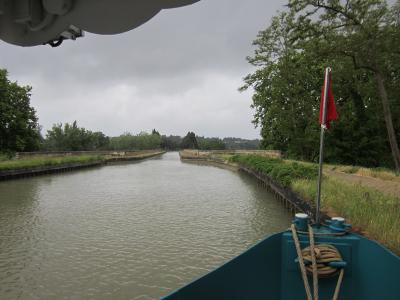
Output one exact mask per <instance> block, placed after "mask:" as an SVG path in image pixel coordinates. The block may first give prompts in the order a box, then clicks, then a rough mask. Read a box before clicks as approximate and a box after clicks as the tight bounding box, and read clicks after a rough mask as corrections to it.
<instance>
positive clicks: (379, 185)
mask: <svg viewBox="0 0 400 300" xmlns="http://www.w3.org/2000/svg"><path fill="white" fill-rule="evenodd" d="M324 172H325V173H326V174H327V175H328V176H333V177H336V178H339V179H342V180H344V181H347V182H352V183H359V184H361V185H363V186H367V187H371V188H374V189H376V190H378V191H381V192H383V193H385V194H387V195H391V196H395V197H397V198H400V183H399V182H396V181H391V180H383V179H379V178H374V177H368V176H360V175H356V174H348V173H343V172H338V171H332V170H326V171H324Z"/></svg>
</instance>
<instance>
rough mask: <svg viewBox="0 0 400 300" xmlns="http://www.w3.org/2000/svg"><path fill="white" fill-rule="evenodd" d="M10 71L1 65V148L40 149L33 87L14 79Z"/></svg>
mask: <svg viewBox="0 0 400 300" xmlns="http://www.w3.org/2000/svg"><path fill="white" fill-rule="evenodd" d="M7 75H8V74H7V71H6V70H3V69H0V152H3V153H12V152H15V151H34V150H37V149H38V148H39V143H40V138H39V137H40V129H39V124H38V119H37V117H36V112H35V110H34V108H33V107H31V106H30V97H31V90H32V88H31V87H29V86H20V85H18V83H17V82H11V81H10V80H9V79H8V77H7Z"/></svg>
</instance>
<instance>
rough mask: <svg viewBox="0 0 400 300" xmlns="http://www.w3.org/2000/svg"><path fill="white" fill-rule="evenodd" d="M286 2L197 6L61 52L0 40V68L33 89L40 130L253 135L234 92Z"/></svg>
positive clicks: (242, 98) (206, 0) (243, 98)
mask: <svg viewBox="0 0 400 300" xmlns="http://www.w3.org/2000/svg"><path fill="white" fill-rule="evenodd" d="M283 4H285V1H279V0H276V1H266V0H249V1H241V0H218V1H217V0H202V1H200V2H198V3H196V4H194V5H192V6H188V7H183V8H177V9H171V10H165V11H162V12H161V13H159V14H158V15H157V16H156V17H155V18H153V19H151V20H150V21H149V22H148V23H146V24H144V25H143V26H141V27H139V28H137V29H135V30H133V31H130V32H128V33H125V34H121V35H117V36H99V35H92V34H87V36H86V37H85V38H83V39H80V40H77V41H75V42H71V41H66V42H65V43H64V44H63V45H62V46H61V47H60V48H57V49H51V48H49V47H44V46H43V47H36V48H18V47H15V46H9V45H6V44H4V43H0V53H1V57H0V67H5V68H7V69H8V70H9V72H10V73H11V76H12V78H14V79H18V80H19V81H21V82H22V83H26V84H32V85H33V87H34V95H33V99H32V103H33V104H34V105H35V106H36V107H37V111H38V114H39V118H40V123H42V124H43V125H44V127H45V128H48V127H49V126H50V125H51V123H52V122H57V121H58V120H59V121H64V122H65V121H69V122H70V121H72V120H74V119H77V120H78V123H80V124H82V125H87V126H88V128H93V129H98V130H102V131H104V132H106V133H109V134H119V133H121V131H124V130H125V129H126V130H130V131H134V132H137V131H139V130H142V129H151V128H148V127H157V128H159V129H160V130H162V131H164V132H166V133H170V132H171V133H180V134H182V132H184V131H187V130H195V131H196V132H198V133H201V134H205V135H210V136H217V135H219V136H224V135H235V136H241V137H256V136H257V135H258V133H257V130H254V129H253V125H252V124H251V119H252V112H251V110H250V109H249V106H250V103H251V95H250V94H249V93H246V94H239V93H238V92H237V88H238V87H239V86H240V84H241V78H242V77H243V76H245V75H246V74H247V73H248V72H249V71H251V68H250V66H249V65H248V64H247V62H246V61H245V57H246V56H247V55H250V54H251V53H252V46H251V42H252V40H253V39H254V38H255V36H256V34H257V31H258V30H260V29H262V28H264V27H265V26H266V25H267V24H268V21H269V20H270V17H271V16H272V15H273V14H274V13H275V11H276V10H277V9H281V8H282V6H283ZM210 78H215V80H217V81H218V82H224V84H222V83H221V85H220V86H217V85H215V84H213V83H212V82H210ZM118 88H122V89H124V88H125V89H126V90H125V92H126V95H118V94H116V93H122V92H121V90H119V89H118ZM202 95H204V96H202ZM204 97H207V98H208V99H205V98H204ZM121 99H123V100H121ZM116 104H118V105H116ZM133 104H134V105H133ZM220 104H221V105H222V107H221V106H220ZM80 107H83V108H84V109H80ZM185 107H186V109H185ZM171 108H174V110H172V109H171ZM111 110H112V111H111ZM139 110H140V112H138V111H139ZM218 110H220V111H218ZM163 112H164V113H165V115H163ZM188 112H190V114H192V115H193V117H191V119H188V118H187V116H188ZM126 114H128V116H126ZM171 114H172V115H173V118H168V115H169V116H171ZM190 114H189V115H190ZM129 115H130V116H131V118H129ZM140 122H141V123H140ZM85 123H86V124H85ZM212 126H215V127H212ZM105 127H107V128H105Z"/></svg>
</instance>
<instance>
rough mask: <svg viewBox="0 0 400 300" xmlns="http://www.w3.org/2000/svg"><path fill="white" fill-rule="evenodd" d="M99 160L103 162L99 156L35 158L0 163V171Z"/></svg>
mask: <svg viewBox="0 0 400 300" xmlns="http://www.w3.org/2000/svg"><path fill="white" fill-rule="evenodd" d="M99 160H104V158H103V157H102V156H99V155H79V156H62V157H46V156H36V157H31V158H29V159H13V160H3V161H0V171H6V170H20V169H34V168H39V167H53V166H61V165H68V164H73V163H88V162H92V161H99Z"/></svg>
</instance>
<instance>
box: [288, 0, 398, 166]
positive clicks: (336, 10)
mask: <svg viewBox="0 0 400 300" xmlns="http://www.w3.org/2000/svg"><path fill="white" fill-rule="evenodd" d="M288 6H289V8H290V11H291V13H292V14H293V15H294V16H295V17H296V19H295V20H294V22H293V26H292V27H291V28H290V32H291V35H292V41H293V43H294V45H295V46H297V47H299V48H302V44H303V43H304V42H308V41H310V40H312V41H313V42H316V43H317V44H318V46H319V48H320V53H321V55H329V56H330V57H336V58H342V59H346V58H347V59H350V60H351V61H352V62H353V65H354V68H356V69H364V70H367V71H368V72H370V73H371V74H372V75H373V77H374V79H375V84H376V87H375V89H376V93H377V95H378V97H379V98H380V100H381V105H382V109H383V110H382V112H383V117H384V120H385V124H386V130H387V136H388V140H389V143H390V148H391V151H392V156H393V161H394V165H395V168H396V169H397V170H398V171H400V150H399V146H398V143H397V136H396V133H395V128H394V125H393V117H392V109H391V103H390V102H391V101H390V99H389V94H390V92H389V91H388V88H389V86H390V84H391V82H392V81H393V80H395V79H396V78H398V75H399V63H398V61H399V59H400V51H399V50H398V45H399V43H400V27H399V26H400V14H399V12H400V2H399V1H397V2H396V4H395V5H394V6H393V7H389V6H388V4H387V2H386V1H384V0H363V1H358V0H346V1H340V0H289V3H288Z"/></svg>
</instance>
